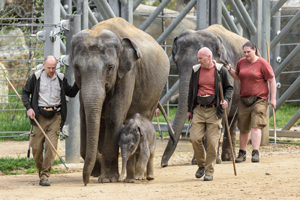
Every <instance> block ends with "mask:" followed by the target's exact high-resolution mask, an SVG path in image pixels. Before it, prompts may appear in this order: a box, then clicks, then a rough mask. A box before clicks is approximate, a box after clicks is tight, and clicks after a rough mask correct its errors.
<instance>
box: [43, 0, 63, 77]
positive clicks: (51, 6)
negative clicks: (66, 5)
mask: <svg viewBox="0 0 300 200" xmlns="http://www.w3.org/2000/svg"><path fill="white" fill-rule="evenodd" d="M59 22H60V2H59V1H45V2H44V23H45V24H59ZM44 29H45V31H46V40H45V43H44V57H46V56H49V55H53V56H54V57H55V58H56V59H58V58H59V57H60V40H59V36H57V37H56V40H55V41H50V37H49V35H50V32H51V31H52V34H55V33H58V32H59V31H60V29H59V27H54V26H45V27H44ZM56 68H59V63H57V65H56ZM57 71H58V72H59V69H58V70H57Z"/></svg>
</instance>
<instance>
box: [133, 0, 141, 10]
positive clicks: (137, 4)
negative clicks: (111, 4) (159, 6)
mask: <svg viewBox="0 0 300 200" xmlns="http://www.w3.org/2000/svg"><path fill="white" fill-rule="evenodd" d="M142 1H143V0H136V1H135V2H134V3H133V11H135V9H136V8H137V7H139V5H140V4H141V3H142Z"/></svg>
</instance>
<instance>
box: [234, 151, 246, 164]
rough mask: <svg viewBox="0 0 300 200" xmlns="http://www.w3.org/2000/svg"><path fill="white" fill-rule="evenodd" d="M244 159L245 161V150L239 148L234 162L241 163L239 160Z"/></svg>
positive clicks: (242, 160)
mask: <svg viewBox="0 0 300 200" xmlns="http://www.w3.org/2000/svg"><path fill="white" fill-rule="evenodd" d="M244 161H246V151H244V150H241V149H240V150H239V155H238V157H237V158H236V159H235V162H236V163H241V162H244Z"/></svg>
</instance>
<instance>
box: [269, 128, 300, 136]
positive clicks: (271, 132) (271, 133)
mask: <svg viewBox="0 0 300 200" xmlns="http://www.w3.org/2000/svg"><path fill="white" fill-rule="evenodd" d="M269 136H271V137H274V129H270V130H269ZM276 136H277V137H289V138H300V131H287V130H282V131H281V130H276Z"/></svg>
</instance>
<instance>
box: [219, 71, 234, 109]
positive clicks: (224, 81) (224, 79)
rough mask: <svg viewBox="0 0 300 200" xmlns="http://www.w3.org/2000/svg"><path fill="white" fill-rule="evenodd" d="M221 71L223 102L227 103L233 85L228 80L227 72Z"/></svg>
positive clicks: (231, 93)
mask: <svg viewBox="0 0 300 200" xmlns="http://www.w3.org/2000/svg"><path fill="white" fill-rule="evenodd" d="M222 70H223V73H222V74H223V77H222V87H223V93H224V100H225V101H227V102H228V103H229V102H230V101H231V98H232V95H233V85H232V84H231V82H230V80H229V74H228V72H227V70H226V69H225V68H222Z"/></svg>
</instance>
